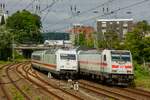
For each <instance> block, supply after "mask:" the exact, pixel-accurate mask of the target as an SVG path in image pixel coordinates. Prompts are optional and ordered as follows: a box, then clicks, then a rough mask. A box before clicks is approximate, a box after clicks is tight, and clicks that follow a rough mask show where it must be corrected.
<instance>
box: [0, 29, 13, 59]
mask: <svg viewBox="0 0 150 100" xmlns="http://www.w3.org/2000/svg"><path fill="white" fill-rule="evenodd" d="M11 40H12V34H11V33H10V32H9V31H7V30H6V28H5V26H1V27H0V60H7V58H8V57H11V53H12V45H11V44H12V41H11Z"/></svg>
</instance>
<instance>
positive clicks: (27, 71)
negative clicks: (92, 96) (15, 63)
mask: <svg viewBox="0 0 150 100" xmlns="http://www.w3.org/2000/svg"><path fill="white" fill-rule="evenodd" d="M16 70H17V71H18V73H20V74H21V75H22V76H23V77H24V78H26V79H27V80H28V81H30V82H32V83H34V84H35V85H37V86H38V87H40V88H42V89H43V90H44V91H46V92H48V93H49V94H51V95H53V96H54V97H55V98H56V99H59V100H63V99H64V97H62V96H60V95H58V94H57V93H53V92H52V91H50V90H49V89H48V88H49V87H51V88H54V89H56V90H59V91H61V92H62V93H63V94H64V93H65V95H67V96H70V97H71V98H72V100H74V99H75V100H83V99H81V98H80V97H79V96H76V95H73V94H71V93H70V92H67V91H64V90H62V89H60V88H58V87H55V86H53V85H52V84H50V83H48V82H47V81H45V80H43V79H42V78H40V77H39V76H38V75H37V74H36V73H33V72H31V67H29V66H27V64H24V65H23V66H22V70H23V71H24V72H25V74H26V75H24V74H23V73H22V72H21V71H19V67H16ZM34 79H35V80H37V81H38V82H36V81H35V80H34ZM42 84H43V85H42Z"/></svg>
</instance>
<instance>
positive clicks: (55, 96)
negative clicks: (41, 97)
mask: <svg viewBox="0 0 150 100" xmlns="http://www.w3.org/2000/svg"><path fill="white" fill-rule="evenodd" d="M22 66H26V64H24V65H22ZM19 67H21V66H18V67H16V70H17V72H18V73H19V74H20V75H21V76H22V77H24V78H25V79H26V80H28V81H29V82H31V83H33V84H34V85H36V86H38V87H40V88H41V89H42V90H43V91H45V92H47V93H49V94H51V95H52V96H53V98H54V99H56V100H63V99H62V98H61V97H59V96H57V95H56V94H54V93H53V92H51V91H49V90H48V89H47V88H46V87H45V86H43V85H41V84H40V83H38V82H36V81H34V80H33V79H32V78H31V77H30V76H29V75H28V72H26V71H24V72H25V75H24V73H23V72H22V71H20V70H19Z"/></svg>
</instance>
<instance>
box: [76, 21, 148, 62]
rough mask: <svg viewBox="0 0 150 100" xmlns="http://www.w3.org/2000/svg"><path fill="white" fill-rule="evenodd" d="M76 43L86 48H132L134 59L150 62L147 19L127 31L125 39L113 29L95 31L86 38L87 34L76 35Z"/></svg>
mask: <svg viewBox="0 0 150 100" xmlns="http://www.w3.org/2000/svg"><path fill="white" fill-rule="evenodd" d="M75 45H76V46H77V45H80V46H81V47H86V48H97V49H99V48H103V49H120V50H124V49H126V50H130V51H131V53H132V56H133V59H134V60H136V61H137V62H138V63H143V62H150V25H149V23H148V22H147V21H140V22H137V23H136V24H135V26H134V28H133V30H132V31H131V32H129V33H126V35H125V36H124V39H120V38H119V35H118V34H117V33H116V32H115V31H113V30H111V31H109V32H105V33H104V34H103V33H98V32H96V33H93V36H92V38H91V39H86V38H85V34H83V33H80V34H79V35H76V36H75Z"/></svg>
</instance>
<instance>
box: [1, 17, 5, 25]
mask: <svg viewBox="0 0 150 100" xmlns="http://www.w3.org/2000/svg"><path fill="white" fill-rule="evenodd" d="M4 24H5V17H4V15H3V16H2V18H1V25H4Z"/></svg>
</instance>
